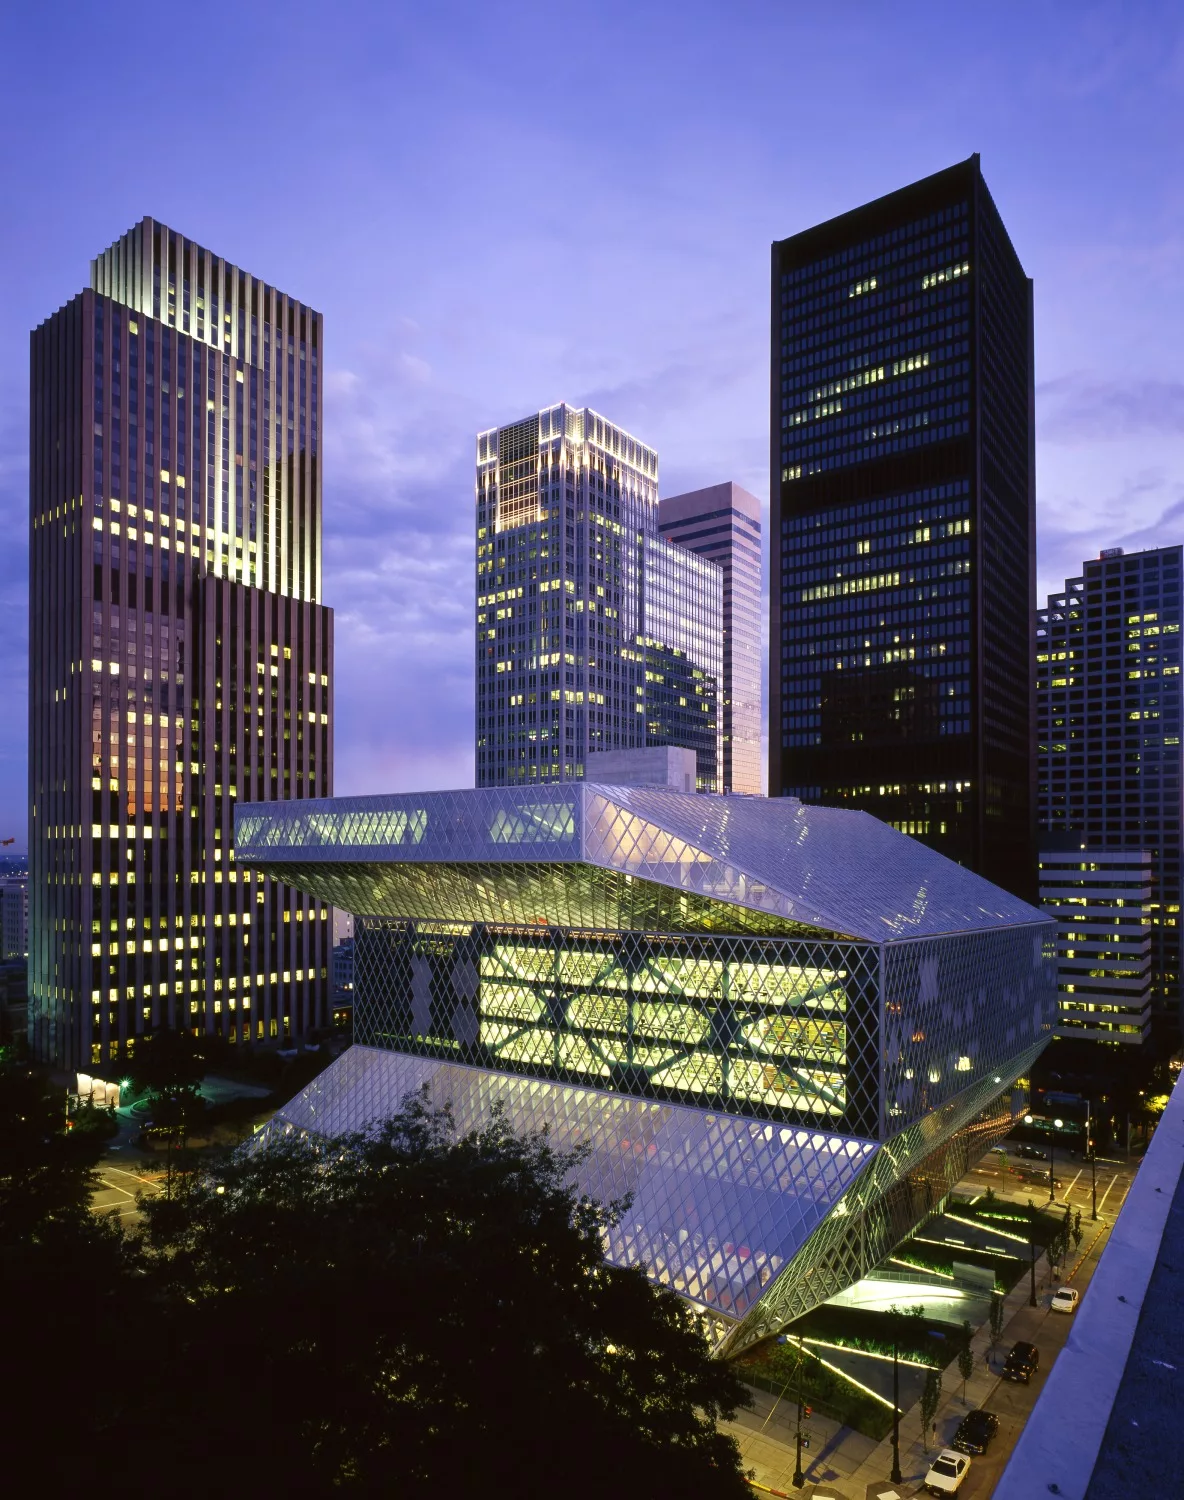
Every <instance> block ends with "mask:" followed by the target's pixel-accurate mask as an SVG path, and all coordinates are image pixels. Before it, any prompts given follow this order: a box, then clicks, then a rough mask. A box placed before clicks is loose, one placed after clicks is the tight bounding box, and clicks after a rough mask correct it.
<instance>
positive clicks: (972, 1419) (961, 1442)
mask: <svg viewBox="0 0 1184 1500" xmlns="http://www.w3.org/2000/svg"><path fill="white" fill-rule="evenodd" d="M998 1431H999V1418H998V1417H997V1416H996V1415H995V1413H994V1412H993V1411H968V1412H967V1413H966V1415H965V1416H964V1417H963V1418H962V1421H961V1422H960V1423H959V1426H958V1431H957V1432H956V1433H955V1434H954V1441H953V1443H952V1444H951V1447H954V1448H957V1450H958V1452H959V1453H985V1452H986V1451H987V1448H988V1446H989V1444H990V1441H991V1439H992V1438H993V1437H994V1436H995V1434H996V1433H997V1432H998Z"/></svg>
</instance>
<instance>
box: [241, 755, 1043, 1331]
mask: <svg viewBox="0 0 1184 1500" xmlns="http://www.w3.org/2000/svg"><path fill="white" fill-rule="evenodd" d="M236 833H237V842H236V859H237V861H238V862H239V863H240V864H254V865H257V866H260V867H262V868H263V869H264V870H266V871H267V872H268V873H270V874H272V875H275V876H277V877H279V878H281V879H283V880H285V881H287V882H289V883H290V884H292V885H295V886H297V887H298V888H301V889H303V890H306V891H309V892H311V893H313V894H315V895H316V896H318V897H320V898H322V899H324V900H329V901H333V902H334V903H335V904H337V905H340V906H344V907H347V908H349V909H351V910H353V911H354V912H355V913H358V914H359V915H358V919H357V923H356V938H355V1039H356V1041H357V1043H358V1045H356V1046H355V1047H354V1048H352V1049H351V1050H350V1052H348V1053H347V1054H346V1055H345V1056H344V1057H343V1058H341V1059H340V1060H339V1061H338V1062H337V1063H336V1064H335V1065H334V1066H333V1067H332V1068H330V1069H329V1070H328V1071H327V1072H326V1073H325V1074H324V1075H322V1077H321V1078H319V1079H318V1080H317V1081H316V1082H315V1083H314V1084H312V1085H311V1086H310V1087H309V1089H308V1090H306V1091H305V1093H304V1094H302V1095H301V1096H300V1097H299V1098H298V1099H296V1100H294V1101H293V1102H292V1103H291V1104H290V1105H288V1106H287V1107H286V1108H285V1110H284V1111H282V1112H281V1115H280V1116H279V1117H277V1121H276V1125H275V1127H274V1128H276V1129H282V1128H288V1127H291V1128H302V1129H309V1130H313V1131H316V1132H318V1133H322V1134H326V1135H332V1134H336V1133H339V1132H340V1131H342V1130H346V1129H356V1128H361V1127H363V1126H365V1125H366V1124H367V1123H368V1122H370V1121H373V1120H374V1119H376V1118H379V1117H381V1116H383V1115H384V1114H389V1113H391V1112H392V1111H393V1110H394V1109H396V1108H397V1107H398V1105H399V1104H400V1102H401V1101H402V1099H403V1098H404V1097H406V1095H407V1094H408V1093H410V1092H413V1091H416V1090H418V1089H420V1088H424V1087H426V1088H427V1089H428V1092H429V1095H430V1097H431V1098H432V1099H433V1100H435V1101H436V1102H444V1101H446V1100H447V1101H450V1102H451V1104H452V1107H453V1109H454V1112H455V1114H456V1119H457V1124H458V1126H459V1127H460V1128H462V1129H469V1128H473V1127H475V1126H478V1125H480V1124H481V1123H483V1122H484V1121H485V1120H487V1119H488V1118H489V1117H490V1111H491V1110H492V1109H493V1107H494V1105H495V1104H499V1103H500V1104H501V1105H502V1106H503V1107H504V1108H505V1109H506V1111H507V1113H508V1117H509V1118H510V1119H511V1120H512V1121H513V1122H514V1124H515V1125H516V1126H517V1127H519V1128H522V1129H527V1130H533V1129H541V1128H544V1127H545V1128H547V1129H548V1130H549V1131H550V1132H551V1134H552V1136H553V1138H554V1139H555V1140H556V1143H557V1144H560V1145H576V1144H583V1145H586V1146H588V1147H590V1154H589V1155H588V1156H587V1158H586V1159H585V1161H584V1162H583V1164H582V1166H581V1167H580V1168H579V1171H578V1182H579V1186H580V1188H581V1190H582V1191H586V1192H588V1193H590V1194H591V1195H593V1196H595V1197H597V1198H599V1199H602V1200H615V1199H618V1198H621V1197H622V1196H626V1195H627V1196H628V1197H629V1198H630V1200H631V1201H630V1206H629V1208H628V1209H627V1211H626V1212H625V1214H624V1215H623V1217H622V1219H621V1221H620V1224H619V1225H618V1226H617V1228H616V1230H614V1232H613V1234H612V1235H611V1236H610V1242H609V1244H608V1247H607V1248H608V1253H609V1255H610V1257H611V1258H612V1259H613V1260H615V1261H617V1262H618V1263H621V1264H632V1263H640V1264H643V1265H645V1266H646V1267H647V1269H648V1270H649V1272H650V1274H651V1275H652V1276H654V1278H655V1279H657V1280H659V1281H661V1282H663V1283H665V1284H668V1285H670V1286H673V1287H675V1288H676V1289H677V1290H678V1291H679V1292H681V1293H682V1294H683V1295H684V1296H686V1297H687V1298H688V1299H689V1300H690V1301H691V1302H692V1304H693V1305H695V1306H696V1307H697V1308H699V1309H700V1310H701V1311H702V1312H703V1314H704V1315H705V1317H706V1318H708V1320H709V1321H710V1322H711V1324H712V1327H713V1333H714V1335H715V1337H716V1338H717V1340H718V1342H719V1343H720V1347H721V1348H722V1349H725V1350H727V1351H728V1352H734V1351H736V1350H738V1349H740V1348H743V1347H745V1346H746V1345H748V1344H749V1343H751V1342H753V1341H754V1340H757V1339H759V1338H762V1337H764V1336H766V1335H767V1334H768V1333H770V1332H773V1331H776V1329H777V1328H779V1327H782V1326H784V1324H785V1323H786V1322H788V1321H790V1320H792V1319H793V1318H794V1317H797V1316H799V1315H800V1314H801V1313H802V1312H804V1311H806V1310H808V1308H809V1307H811V1306H814V1305H816V1304H817V1303H818V1302H820V1301H823V1300H825V1298H826V1297H828V1296H830V1295H833V1293H834V1292H836V1291H839V1290H841V1289H842V1288H843V1287H844V1286H846V1285H849V1284H850V1282H851V1281H852V1280H854V1279H856V1278H857V1277H858V1276H859V1275H861V1274H863V1273H864V1272H865V1271H868V1270H870V1269H871V1268H872V1267H873V1266H874V1265H875V1264H876V1263H877V1262H878V1261H879V1260H880V1259H882V1258H883V1257H884V1256H885V1255H886V1254H888V1253H890V1251H891V1250H892V1248H893V1247H894V1246H895V1245H896V1244H898V1243H899V1242H900V1241H901V1240H902V1239H904V1238H905V1237H906V1236H907V1235H908V1234H909V1232H910V1231H911V1229H912V1228H913V1227H914V1226H915V1225H916V1223H917V1222H918V1221H919V1220H920V1219H921V1218H923V1217H924V1215H925V1214H926V1213H927V1212H928V1211H930V1209H932V1207H933V1206H934V1205H935V1204H936V1203H937V1202H938V1201H939V1200H940V1198H941V1197H942V1196H943V1195H944V1194H945V1193H946V1192H947V1191H948V1190H949V1188H950V1187H951V1186H952V1185H953V1184H954V1183H955V1182H956V1181H957V1180H958V1177H959V1176H960V1175H961V1174H962V1173H963V1172H964V1171H965V1169H966V1165H967V1163H968V1161H969V1160H971V1159H973V1157H974V1156H976V1155H977V1154H979V1153H981V1151H982V1150H984V1149H985V1148H986V1146H987V1145H989V1144H990V1143H991V1141H992V1140H994V1139H996V1138H998V1137H999V1136H1000V1135H1002V1134H1004V1133H1005V1131H1006V1129H1007V1127H1008V1124H1009V1118H1010V1116H1009V1113H1008V1110H1007V1107H1006V1105H1005V1104H1004V1103H1003V1102H1001V1101H1002V1100H1003V1096H1004V1095H1005V1094H1006V1092H1007V1090H1008V1089H1009V1088H1010V1086H1011V1084H1012V1083H1013V1082H1014V1081H1015V1080H1016V1078H1017V1077H1019V1076H1020V1075H1021V1074H1022V1073H1023V1072H1024V1071H1025V1070H1026V1069H1027V1068H1028V1067H1029V1065H1030V1064H1031V1062H1032V1060H1033V1059H1034V1058H1035V1057H1036V1055H1037V1054H1038V1053H1039V1051H1040V1049H1041V1048H1042V1047H1043V1046H1044V1044H1045V1042H1046V1041H1047V1039H1048V1037H1049V1035H1050V1034H1051V1028H1052V1025H1053V1022H1054V1019H1055V977H1054V969H1053V959H1052V948H1053V936H1054V928H1053V926H1052V924H1051V923H1050V922H1049V921H1048V920H1047V919H1045V918H1043V917H1042V916H1041V914H1040V913H1039V912H1038V911H1036V910H1035V909H1034V908H1032V907H1029V906H1026V905H1025V904H1024V903H1023V902H1021V901H1019V900H1017V899H1016V898H1014V897H1012V896H1009V895H1008V894H1007V893H1005V892H1003V891H1000V890H998V889H996V888H995V887H993V886H991V885H989V884H988V883H987V882H985V881H983V880H981V879H979V878H978V877H977V876H974V875H972V874H970V873H969V872H968V871H966V870H963V869H961V868H960V867H959V866H957V865H954V864H951V863H950V862H949V861H947V860H945V859H943V858H942V857H941V856H940V855H937V854H935V853H933V852H932V851H931V850H929V849H926V848H925V847H923V846H922V845H919V844H917V843H915V842H914V841H913V840H911V839H908V838H905V837H904V836H903V835H901V834H897V833H895V832H894V831H893V830H892V829H890V828H887V827H886V826H885V825H883V824H881V823H878V822H877V821H876V820H875V819H873V818H871V817H869V816H867V815H866V814H862V813H849V812H844V811H841V810H837V809H830V808H815V807H804V806H802V805H801V804H799V803H797V802H794V801H792V800H791V799H784V800H779V801H772V802H770V801H765V800H763V799H755V798H726V797H705V796H694V795H687V794H683V793H677V792H671V791H667V790H665V789H656V788H619V787H618V788H612V787H604V786H596V785H590V784H585V785H577V786H570V785H569V786H566V787H562V788H558V787H557V788H548V789H531V790H530V791H515V790H512V789H509V788H505V789H496V790H493V789H489V790H480V791H463V792H441V793H429V794H424V795H422V796H414V797H413V796H402V795H400V796H391V797H380V798H362V799H340V800H337V801H334V802H323V803H310V802H306V803H302V804H301V805H299V806H295V805H291V804H289V805H287V806H280V807H273V808H265V807H262V806H255V807H244V808H242V809H240V812H239V817H238V823H237V830H236Z"/></svg>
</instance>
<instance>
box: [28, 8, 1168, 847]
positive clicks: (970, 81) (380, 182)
mask: <svg viewBox="0 0 1184 1500" xmlns="http://www.w3.org/2000/svg"><path fill="white" fill-rule="evenodd" d="M0 58H2V59H3V61H4V68H3V74H4V87H3V91H2V92H0V121H2V136H0V140H2V142H3V148H2V150H0V191H2V202H3V214H2V216H0V287H2V288H3V295H2V296H0V519H2V522H3V526H4V529H5V534H6V535H7V537H8V539H9V545H8V546H6V547H5V548H4V549H3V550H0V623H2V626H3V632H4V639H5V644H6V649H5V650H4V652H3V653H2V655H0V677H2V680H0V689H2V693H3V696H2V699H0V701H3V703H4V704H5V706H6V712H5V713H4V715H3V718H2V719H0V837H8V836H10V835H12V836H16V838H17V847H23V846H24V837H25V825H26V815H25V737H26V725H25V698H26V692H25V676H26V672H25V649H26V632H27V627H26V598H27V589H26V573H27V546H26V531H27V521H26V517H27V505H28V500H27V493H28V491H27V470H28V459H27V423H28V331H29V329H30V328H32V327H33V326H34V325H35V324H37V323H38V322H40V321H41V319H42V318H44V317H46V316H47V315H48V314H49V313H51V312H52V311H53V310H54V309H55V308H57V307H58V306H59V305H60V304H61V303H63V302H65V301H66V300H67V299H68V298H70V297H71V296H72V295H74V293H75V292H77V291H78V290H79V289H80V288H81V287H82V286H83V285H84V284H85V282H86V279H87V275H88V267H89V260H90V257H91V256H92V255H94V254H95V253H96V252H97V251H99V250H100V249H102V248H103V247H104V246H106V245H107V244H109V243H110V242H111V241H112V240H114V239H115V238H116V237H117V236H118V235H119V234H121V233H122V232H123V231H124V230H125V229H127V228H128V227H129V226H130V225H131V224H133V223H134V222H135V221H136V220H137V219H139V218H141V217H142V216H143V215H144V214H152V215H154V216H155V217H157V218H158V219H161V220H163V221H164V222H165V223H167V224H169V225H172V226H174V227H176V228H177V229H179V230H181V231H183V232H184V233H185V234H186V235H189V236H191V237H193V238H194V239H197V240H199V241H200V242H201V243H202V244H205V245H207V246H209V247H210V248H211V249H214V250H216V251H217V252H219V253H220V254H222V255H225V256H226V257H227V258H229V259H230V260H232V261H234V262H236V263H238V264H239V265H241V266H244V267H246V268H248V269H249V270H251V271H252V272H254V273H255V274H256V275H259V276H262V277H264V278H265V279H267V280H268V281H271V282H273V283H275V284H277V285H279V286H280V287H282V288H284V289H285V290H287V291H290V292H292V293H293V294H295V295H297V296H299V297H301V298H303V299H304V300H306V301H307V302H309V303H311V304H312V305H313V306H314V307H317V308H319V309H320V310H322V311H323V313H324V315H325V328H326V334H325V343H326V403H325V511H324V525H325V545H326V564H325V594H324V597H325V601H326V602H327V603H329V604H331V605H333V606H335V608H336V610H337V688H336V693H337V738H336V743H337V789H338V791H340V792H343V793H346V792H366V791H379V790H400V789H413V788H418V787H423V788H427V787H438V786H463V785H468V784H471V781H472V765H473V756H472V644H471V638H472V637H471V633H472V597H473V574H472V549H473V540H472V526H471V505H472V458H473V441H472V440H473V435H474V433H475V432H476V431H477V430H478V429H479V428H481V427H486V426H491V425H493V424H495V423H498V422H502V421H508V420H511V419H513V418H516V417H519V416H522V415H525V414H526V413H527V412H529V411H533V410H535V409H537V408H538V407H540V406H542V405H544V404H547V403H550V402H553V401H557V400H567V401H570V402H573V403H576V404H590V405H593V406H595V407H597V408H598V409H600V410H601V411H603V412H605V413H606V414H607V415H609V416H610V417H611V418H612V419H613V420H614V421H616V422H619V423H620V424H621V425H623V426H624V427H626V428H628V429H629V430H630V431H632V432H634V433H635V434H637V436H639V437H641V438H642V439H644V441H645V442H647V443H650V444H653V445H654V446H655V447H656V448H657V450H658V453H659V457H660V463H661V476H662V488H663V490H664V491H665V492H667V493H673V492H674V491H676V490H679V489H684V488H691V487H694V486H698V485H703V484H709V483H714V482H716V481H718V480H721V479H728V478H732V479H736V480H738V481H739V482H740V483H742V484H744V485H745V486H746V487H748V488H749V489H751V490H753V491H754V492H755V493H756V494H757V495H759V496H761V498H762V500H765V499H767V495H768V470H767V463H768V460H767V451H768V450H767V429H768V337H769V334H768V307H769V293H768V275H769V242H770V241H771V240H772V239H774V238H776V237H782V236H784V235H788V234H791V233H794V232H795V231H797V230H799V229H803V228H806V227H807V226H808V225H810V224H813V223H815V222H817V221H819V220H822V219H826V218H829V217H830V216H832V215H834V214H836V213H840V212H842V211H843V210H845V209H847V208H851V207H853V206H855V205H856V204H858V203H861V202H863V201H865V200H866V199H869V198H873V197H876V196H878V195H879V194H881V193H885V192H888V191H890V190H891V189H893V188H895V187H898V186H900V185H901V184H903V183H906V182H909V181H912V180H913V179H915V178H918V177H922V176H924V175H926V174H927V173H929V172H932V171H936V170H937V169H938V168H941V167H944V166H946V165H948V164H949V163H951V162H953V161H956V160H959V159H961V158H963V157H966V156H968V155H969V154H970V153H971V152H972V151H976V150H977V151H979V152H981V153H982V159H983V169H984V172H985V174H986V177H987V181H988V182H989V184H990V186H991V190H992V192H993V193H994V196H995V199H996V201H997V203H998V205H999V208H1000V211H1001V212H1002V214H1003V217H1004V220H1005V222H1006V223H1007V225H1008V227H1009V229H1010V232H1011V235H1012V238H1013V240H1014V242H1015V245H1016V248H1017V250H1018V251H1019V255H1020V258H1021V260H1022V261H1023V263H1024V266H1025V268H1026V270H1027V272H1028V274H1029V275H1030V276H1032V277H1033V278H1034V280H1035V285H1036V374H1037V421H1038V429H1037V430H1038V450H1037V462H1038V493H1039V532H1040V589H1041V593H1042V594H1043V593H1045V592H1047V591H1048V590H1049V589H1051V588H1056V587H1059V585H1060V582H1061V580H1062V579H1063V578H1064V577H1065V576H1066V574H1072V573H1074V572H1076V571H1077V570H1078V568H1079V566H1080V563H1081V561H1082V559H1083V558H1084V557H1086V556H1088V555H1091V554H1093V553H1095V552H1096V551H1097V550H1098V548H1099V547H1103V546H1115V545H1125V546H1127V547H1140V546H1153V545H1158V544H1161V543H1172V542H1178V541H1180V540H1181V539H1182V538H1184V463H1182V459H1184V443H1182V440H1181V439H1182V433H1184V378H1182V376H1181V368H1180V359H1181V348H1182V347H1184V337H1182V335H1184V328H1182V322H1184V320H1182V318H1181V295H1182V290H1184V256H1182V253H1181V252H1182V232H1184V178H1182V174H1181V167H1180V133H1181V123H1182V120H1181V115H1182V111H1181V97H1182V93H1184V9H1181V7H1180V6H1179V5H1178V3H1168V0H1164V3H1151V0H1124V3H1122V4H1117V3H1115V4H1102V5H1097V4H1089V3H1087V0H1076V3H1073V0H1063V3H1061V0H1023V3H1014V0H994V3H992V4H990V5H987V4H982V5H978V6H974V7H971V6H964V5H956V4H955V5H951V4H950V3H948V0H945V3H942V4H913V3H908V0H900V3H897V4H894V5H884V4H877V3H852V4H847V5H845V6H842V7H835V6H819V5H804V4H800V3H796V0H777V3H764V4H754V3H747V0H731V3H729V4H723V3H718V4H708V3H701V0H684V3H682V4H679V5H674V4H672V3H666V4H653V3H649V0H627V3H624V0H600V3H599V4H596V5H589V6H574V5H571V6H568V5H562V4H556V3H554V0H552V3H548V4H534V3H519V4H514V3H498V0H434V3H432V4H430V5H429V4H424V3H420V4H411V3H407V0H388V3H385V4H383V3H351V0H339V3H337V4H335V5H318V4H312V3H300V0H290V3H284V4H279V3H273V4H257V3H251V0H246V3H240V4H236V5H233V6H226V7H214V8H209V7H203V6H198V7H195V8H185V7H182V8H176V7H170V6H164V5H159V4H154V5H147V4H141V3H114V4H98V3H97V0H96V3H90V4H64V3H59V0H43V3H41V4H38V5H18V4H15V3H9V4H7V5H5V6H3V7H2V9H0Z"/></svg>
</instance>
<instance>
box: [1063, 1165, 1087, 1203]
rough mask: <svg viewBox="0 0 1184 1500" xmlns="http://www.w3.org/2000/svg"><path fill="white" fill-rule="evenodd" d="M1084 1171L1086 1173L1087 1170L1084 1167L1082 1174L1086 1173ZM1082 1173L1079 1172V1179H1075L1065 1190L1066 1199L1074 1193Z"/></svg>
mask: <svg viewBox="0 0 1184 1500" xmlns="http://www.w3.org/2000/svg"><path fill="white" fill-rule="evenodd" d="M1084 1171H1085V1168H1084V1167H1082V1169H1081V1172H1084ZM1081 1172H1078V1174H1077V1177H1074V1179H1073V1181H1072V1182H1071V1183H1070V1184H1069V1186H1068V1187H1067V1188H1066V1189H1065V1194H1064V1195H1065V1197H1066V1198H1067V1197H1068V1196H1069V1194H1070V1193H1071V1192H1072V1191H1073V1189H1074V1188H1075V1187H1076V1186H1077V1181H1078V1178H1079V1177H1080V1176H1081Z"/></svg>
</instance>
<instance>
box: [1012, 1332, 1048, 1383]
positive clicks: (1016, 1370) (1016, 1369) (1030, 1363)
mask: <svg viewBox="0 0 1184 1500" xmlns="http://www.w3.org/2000/svg"><path fill="white" fill-rule="evenodd" d="M1039 1368H1040V1350H1039V1349H1037V1347H1036V1345H1035V1344H1028V1343H1025V1342H1024V1340H1023V1339H1021V1340H1020V1341H1019V1343H1018V1344H1013V1345H1012V1349H1011V1353H1010V1354H1009V1355H1008V1356H1007V1359H1006V1361H1005V1362H1004V1365H1003V1378H1004V1380H1022V1381H1023V1382H1024V1384H1025V1385H1028V1384H1030V1382H1031V1380H1032V1376H1033V1375H1034V1374H1035V1373H1036V1371H1037V1370H1038V1369H1039Z"/></svg>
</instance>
